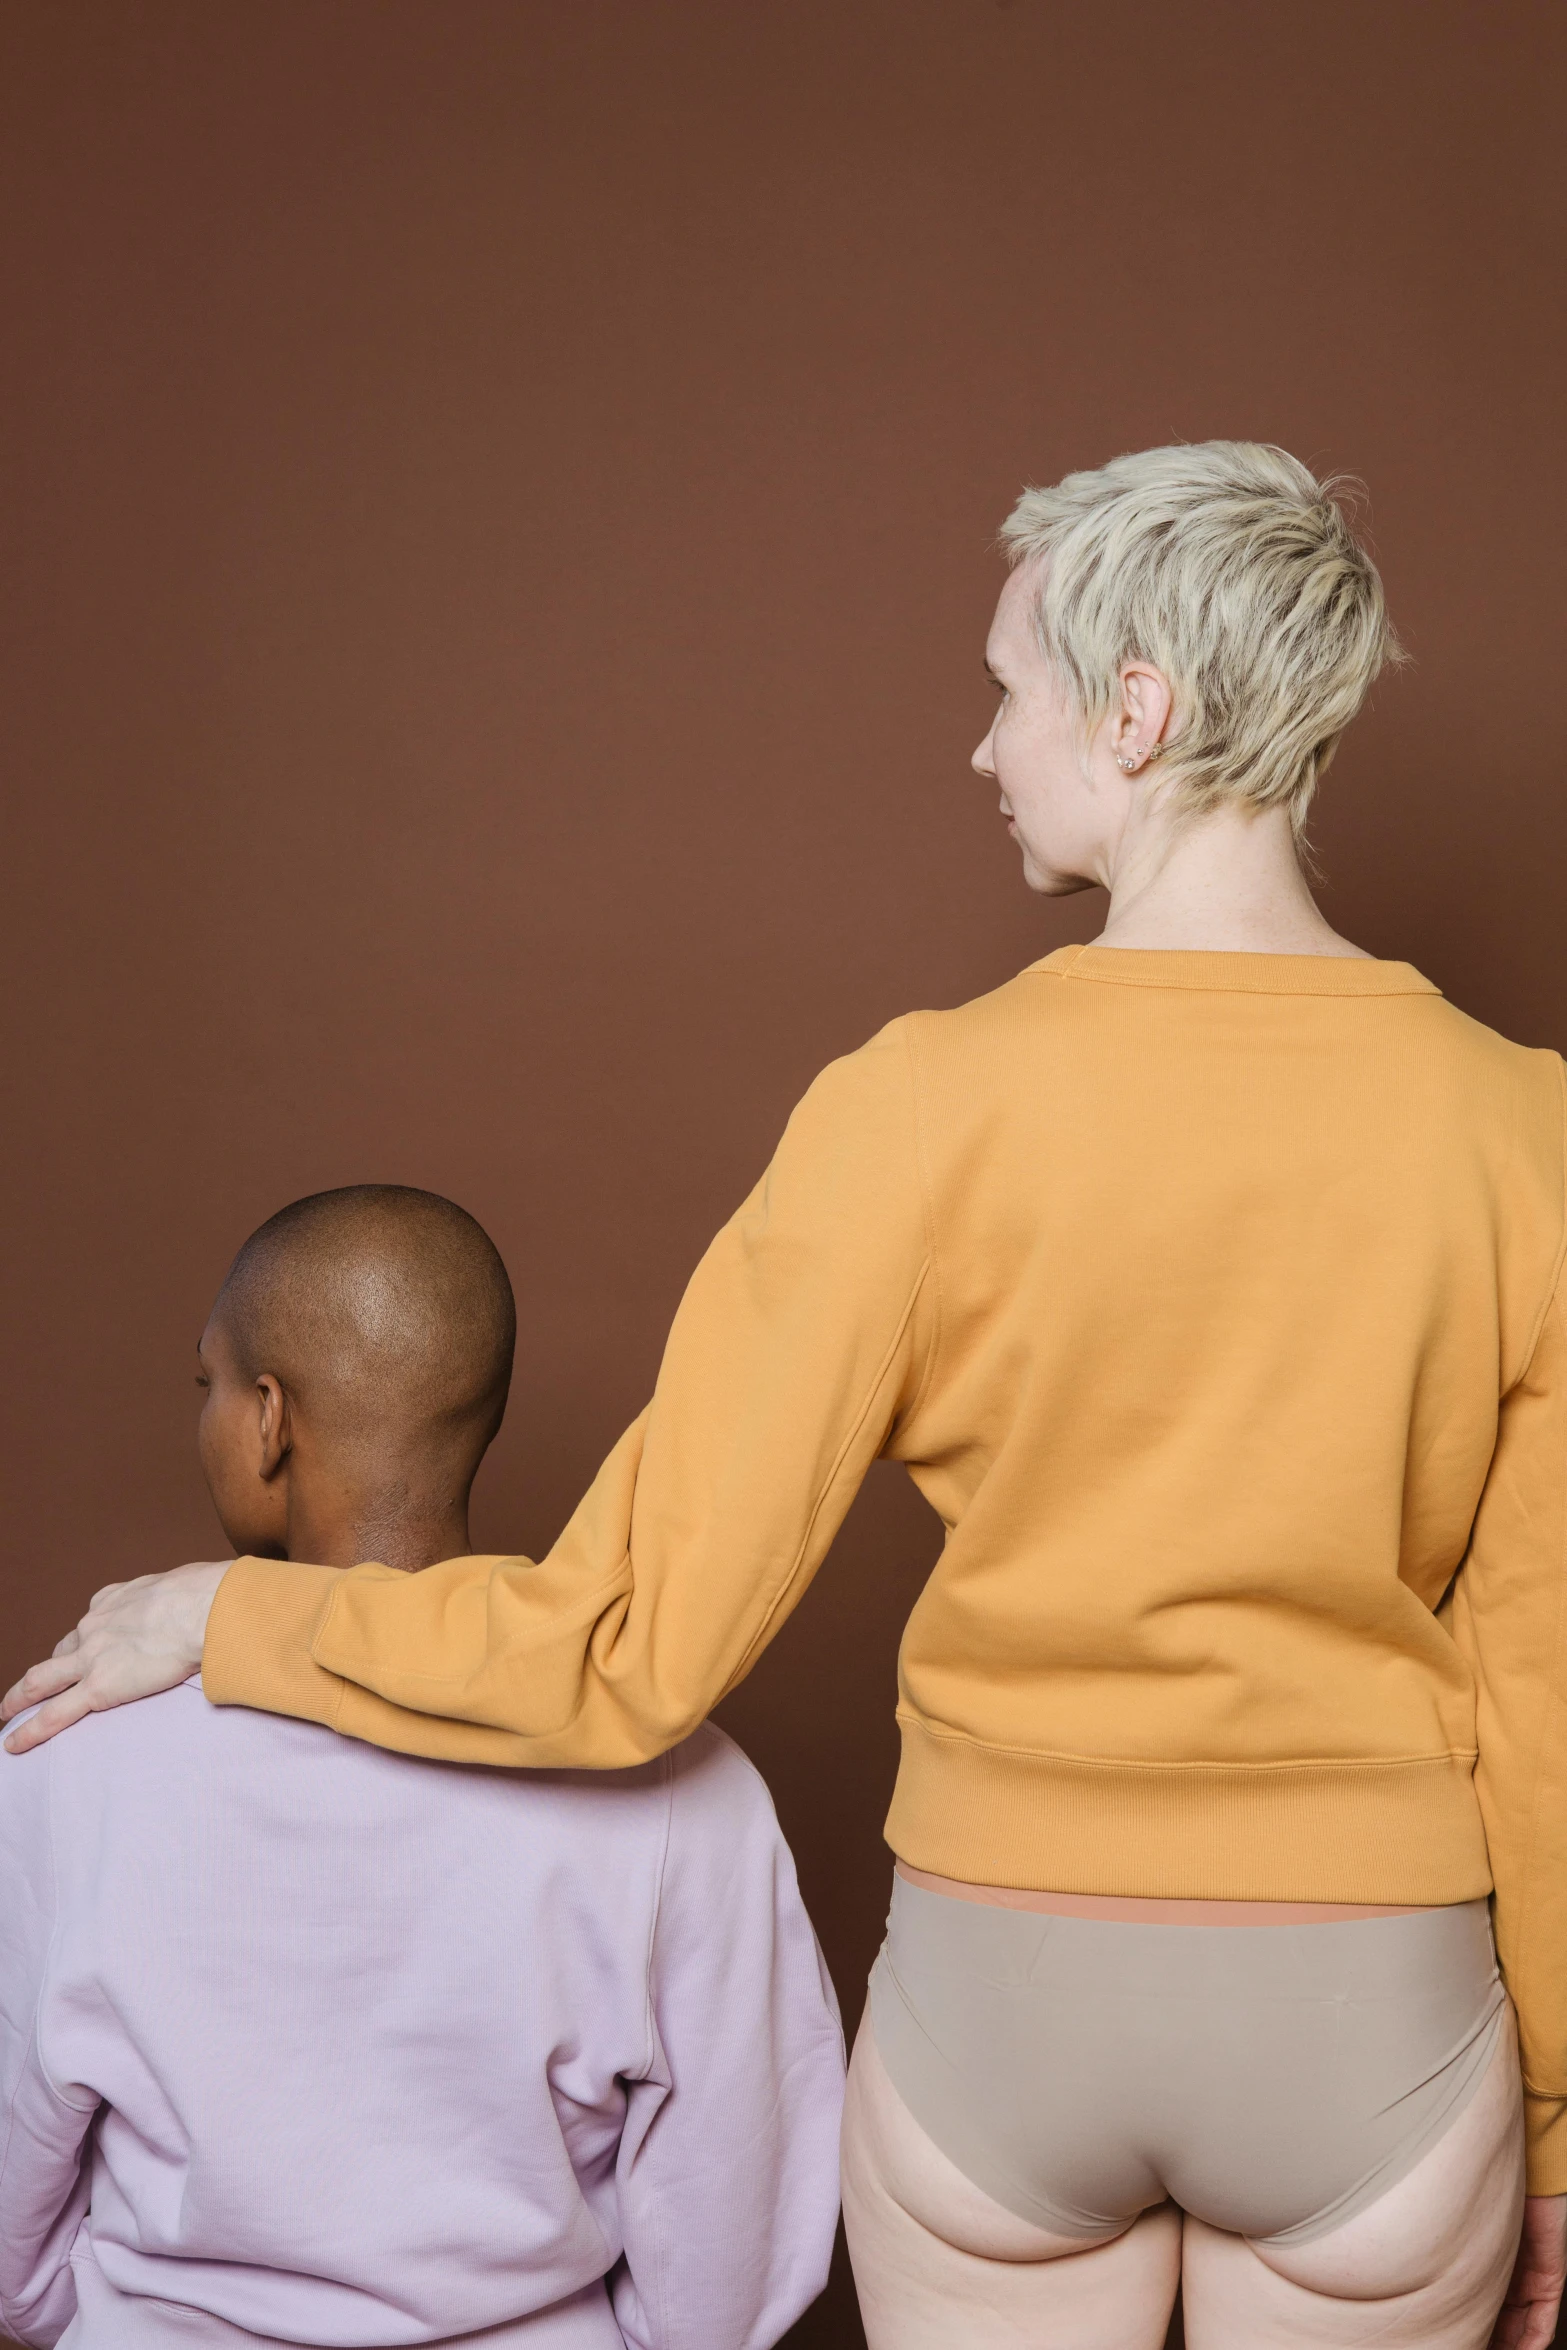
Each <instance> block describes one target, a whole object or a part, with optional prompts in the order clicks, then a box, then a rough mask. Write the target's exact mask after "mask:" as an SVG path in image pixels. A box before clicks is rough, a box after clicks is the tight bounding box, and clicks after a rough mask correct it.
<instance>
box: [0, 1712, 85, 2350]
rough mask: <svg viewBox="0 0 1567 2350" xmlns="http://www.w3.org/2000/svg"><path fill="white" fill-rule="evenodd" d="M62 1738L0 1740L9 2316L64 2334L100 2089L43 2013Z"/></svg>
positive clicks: (0, 2288)
mask: <svg viewBox="0 0 1567 2350" xmlns="http://www.w3.org/2000/svg"><path fill="white" fill-rule="evenodd" d="M54 1759H55V1758H54V1749H53V1747H52V1746H44V1747H38V1748H36V1749H35V1750H34V1751H33V1753H31V1754H25V1755H9V1754H6V1753H5V1752H4V1750H3V1749H0V1885H3V1886H4V1889H5V1890H4V1896H3V1898H0V2324H3V2325H4V2326H5V2328H6V2329H7V2331H8V2332H10V2333H11V2334H12V2335H14V2336H15V2338H16V2339H17V2340H18V2341H19V2342H25V2343H32V2344H40V2345H48V2344H51V2343H54V2342H57V2341H58V2340H59V2338H60V2336H61V2335H62V2334H63V2333H64V2331H65V2329H66V2327H67V2326H68V2325H69V2324H70V2322H71V2319H72V2318H73V2317H74V2315H75V2314H76V2287H75V2283H74V2281H73V2279H72V2275H71V2267H70V2257H71V2250H72V2247H73V2245H74V2244H75V2241H76V2235H77V2231H78V2229H79V2228H80V2226H81V2224H82V2221H83V2219H84V2218H85V2216H86V2212H87V2202H88V2194H89V2190H90V2177H89V2165H88V2162H87V2159H86V2156H87V2148H88V2133H89V2132H90V2130H91V2128H92V2122H93V2116H94V2114H95V2113H96V2112H97V2109H98V2100H97V2099H96V2097H93V2096H90V2095H88V2094H87V2093H86V2092H84V2091H80V2090H78V2091H77V2092H76V2094H75V2095H74V2097H73V2095H72V2094H71V2092H70V2090H69V2088H68V2087H67V2088H61V2087H59V2086H57V2085H56V2083H55V2082H54V2081H53V2080H51V2078H50V2076H49V2073H48V2070H47V2068H46V2065H45V2063H44V2058H43V2052H42V2049H41V2047H40V2023H41V2017H42V2013H43V2008H44V2002H45V1996H46V1992H47V1987H48V1966H49V1954H50V1949H51V1946H52V1943H53V1937H54V1924H55V1883H54V1858H53V1851H52V1837H51V1819H50V1811H51V1805H50V1792H51V1785H52V1778H53V1765H54Z"/></svg>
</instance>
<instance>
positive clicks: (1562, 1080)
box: [1505, 1053, 1567, 1395]
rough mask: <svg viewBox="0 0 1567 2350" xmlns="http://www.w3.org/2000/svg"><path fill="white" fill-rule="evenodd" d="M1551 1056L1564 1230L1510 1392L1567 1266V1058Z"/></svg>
mask: <svg viewBox="0 0 1567 2350" xmlns="http://www.w3.org/2000/svg"><path fill="white" fill-rule="evenodd" d="M1552 1057H1553V1058H1554V1060H1555V1062H1556V1085H1557V1092H1558V1094H1559V1096H1560V1100H1561V1114H1562V1165H1561V1230H1560V1232H1559V1234H1558V1235H1557V1241H1556V1254H1555V1256H1554V1257H1553V1258H1552V1260H1551V1270H1550V1273H1549V1275H1548V1276H1547V1279H1546V1283H1545V1294H1544V1296H1543V1297H1542V1298H1541V1300H1540V1303H1539V1306H1538V1308H1537V1309H1536V1311H1535V1317H1534V1323H1533V1326H1532V1327H1531V1329H1530V1332H1529V1340H1528V1344H1527V1345H1526V1346H1525V1348H1524V1354H1523V1361H1522V1363H1521V1364H1520V1365H1519V1368H1518V1374H1517V1377H1516V1378H1514V1379H1510V1380H1509V1381H1508V1383H1507V1388H1506V1390H1505V1392H1506V1393H1507V1394H1509V1395H1510V1394H1511V1393H1512V1392H1513V1390H1514V1388H1517V1387H1521V1386H1522V1385H1523V1382H1524V1381H1525V1380H1526V1379H1527V1378H1528V1376H1529V1373H1530V1371H1531V1370H1532V1369H1533V1368H1534V1359H1535V1357H1536V1355H1537V1354H1538V1353H1539V1351H1540V1341H1541V1339H1542V1338H1543V1337H1544V1335H1545V1325H1546V1323H1547V1322H1548V1321H1549V1320H1550V1318H1551V1308H1552V1306H1553V1305H1554V1304H1555V1303H1556V1298H1557V1293H1558V1292H1559V1290H1560V1288H1561V1283H1562V1272H1563V1269H1564V1267H1567V1061H1564V1060H1563V1059H1562V1056H1561V1055H1560V1053H1557V1054H1554V1055H1553V1056H1552Z"/></svg>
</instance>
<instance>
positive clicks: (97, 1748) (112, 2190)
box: [0, 1185, 843, 2350]
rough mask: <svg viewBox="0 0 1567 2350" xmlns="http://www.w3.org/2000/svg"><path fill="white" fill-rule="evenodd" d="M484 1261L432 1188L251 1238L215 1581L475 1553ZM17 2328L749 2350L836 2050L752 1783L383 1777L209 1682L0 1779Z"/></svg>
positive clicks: (502, 1338) (0, 1994)
mask: <svg viewBox="0 0 1567 2350" xmlns="http://www.w3.org/2000/svg"><path fill="white" fill-rule="evenodd" d="M515 1327H516V1324H515V1312H514V1308H513V1303H512V1293H511V1285H510V1283H509V1281H508V1280H507V1277H506V1269H505V1267H504V1265H503V1264H502V1262H501V1259H500V1257H499V1255H498V1254H497V1252H496V1250H495V1248H494V1246H493V1244H492V1243H491V1242H490V1240H489V1239H488V1238H487V1236H486V1235H485V1233H484V1232H483V1231H482V1230H481V1229H480V1227H479V1225H478V1224H476V1223H475V1222H474V1220H473V1218H472V1217H471V1216H468V1215H466V1214H465V1213H464V1211H463V1210H462V1209H461V1208H458V1207H455V1206H454V1205H453V1204H452V1203H451V1202H450V1201H449V1200H445V1199H441V1198H438V1197H437V1196H436V1195H434V1194H433V1193H430V1192H423V1191H412V1190H407V1189H404V1188H402V1187H400V1186H394V1185H356V1186H353V1187H352V1188H350V1189H346V1190H341V1191H329V1192H322V1193H318V1194H317V1195H315V1196H314V1197H313V1198H310V1199H303V1200H297V1201H296V1202H295V1203H294V1204H293V1206H291V1207H287V1208H284V1209H283V1210H282V1211H281V1212H280V1213H279V1214H278V1215H276V1216H274V1217H273V1218H272V1219H271V1221H270V1222H269V1223H266V1224H263V1225H262V1227H261V1229H260V1230H259V1231H258V1232H256V1233H255V1234H253V1235H252V1237H251V1238H250V1239H249V1240H248V1241H247V1242H246V1243H245V1246H244V1248H243V1249H241V1251H240V1253H239V1256H238V1257H237V1258H236V1260H235V1262H234V1265H233V1267H232V1269H231V1271H230V1273H229V1275H228V1278H227V1280H226V1281H225V1283H224V1285H223V1289H222V1291H221V1293H220V1295H219V1298H218V1301H217V1304H216V1306H215V1307H214V1309H213V1313H212V1317H211V1320H210V1321H209V1322H208V1324H207V1327H206V1330H205V1331H204V1332H203V1334H202V1338H201V1344H200V1348H199V1357H200V1383H201V1386H202V1389H203V1403H202V1410H201V1422H200V1436H199V1441H200V1451H201V1461H202V1467H203V1469H204V1471H205V1473H206V1477H207V1482H208V1485H209V1487H210V1489H211V1492H212V1497H213V1500H214V1503H215V1504H216V1507H217V1512H218V1516H219V1518H220V1519H221V1521H222V1524H223V1530H224V1533H225V1534H226V1536H227V1537H228V1538H229V1540H230V1541H231V1542H232V1543H233V1545H234V1547H235V1549H236V1550H239V1551H243V1552H246V1553H248V1554H250V1555H252V1556H259V1557H262V1558H268V1559H274V1560H276V1561H277V1562H278V1567H277V1572H278V1575H279V1576H280V1577H286V1576H287V1574H288V1571H289V1570H288V1565H287V1561H288V1560H289V1559H290V1558H291V1557H294V1556H300V1557H303V1558H306V1559H310V1560H314V1561H322V1560H326V1561H329V1562H331V1563H334V1564H337V1565H341V1566H350V1565H353V1564H355V1563H356V1562H358V1561H360V1560H364V1559H367V1558H374V1559H378V1560H381V1561H383V1562H385V1563H386V1565H387V1566H388V1568H389V1569H391V1570H402V1571H404V1572H407V1573H417V1572H418V1571H419V1569H420V1568H422V1567H426V1566H430V1565H432V1564H433V1563H434V1562H435V1561H436V1560H438V1559H442V1558H448V1557H451V1556H453V1555H456V1554H459V1553H463V1552H466V1551H468V1550H469V1548H470V1543H469V1536H468V1495H469V1490H470V1488H471V1486H472V1483H473V1478H474V1473H475V1471H476V1470H477V1468H478V1465H479V1462H480V1460H481V1459H482V1457H483V1455H484V1452H485V1449H486V1447H487V1446H488V1444H489V1442H490V1440H491V1438H492V1437H493V1436H494V1434H495V1431H496V1429H497V1428H498V1427H499V1425H500V1421H501V1415H502V1413H503V1411H504V1409H505V1405H506V1394H507V1388H508V1384H509V1381H510V1375H511V1360H512V1348H513V1342H514V1337H515ZM0 1869H3V1870H4V1883H5V1888H6V1890H5V1897H4V1901H3V1905H0V2100H3V2103H0V2147H5V2146H6V2145H7V2142H8V2144H9V2151H8V2153H7V2154H6V2156H5V2159H4V2163H3V2167H0V2324H3V2325H4V2327H5V2328H6V2329H8V2330H9V2332H10V2333H11V2334H12V2335H13V2336H14V2337H15V2338H16V2339H17V2340H18V2341H20V2342H23V2343H37V2344H44V2343H55V2342H59V2341H62V2340H65V2341H68V2343H69V2344H70V2345H71V2350H111V2346H112V2350H154V2346H157V2350H164V2346H165V2345H167V2346H170V2350H172V2346H174V2345H180V2346H189V2345H209V2344H210V2345H220V2344H221V2345H230V2346H234V2350H238V2346H239V2345H248V2346H250V2350H255V2346H256V2345H258V2344H262V2345H265V2344H274V2343H285V2342H286V2343H291V2344H295V2345H298V2344H307V2345H314V2346H315V2350H335V2346H337V2345H342V2346H343V2350H348V2346H349V2345H354V2346H355V2350H375V2346H386V2350H390V2345H392V2344H404V2343H425V2344H435V2343H442V2344H451V2345H455V2344H456V2343H458V2342H459V2341H460V2342H461V2343H462V2344H463V2345H465V2350H502V2346H504V2350H513V2346H515V2350H621V2346H622V2345H624V2344H630V2345H632V2350H753V2346H754V2350H764V2346H765V2345H769V2344H772V2343H774V2342H776V2341H777V2340H778V2338H779V2337H780V2335H782V2334H783V2333H784V2332H785V2331H786V2330H787V2328H788V2327H789V2326H790V2324H791V2323H792V2322H793V2321H794V2319H795V2318H796V2317H797V2316H798V2315H799V2314H800V2312H801V2310H802V2309H804V2308H805V2307H806V2305H807V2304H808V2303H809V2302H810V2301H811V2300H812V2299H813V2298H814V2296H815V2295H816V2294H817V2293H818V2292H819V2291H820V2290H821V2287H822V2284H823V2283H824V2281H825V2278H826V2272H827V2261H828V2255H829V2251H830V2247H831V2243H832V2235H833V2226H834V2221H835V2218H836V2214H837V2139H838V2116H839V2107H840V2103H841V2096H842V2080H843V2049H842V2041H841V2037H840V2034H839V2028H838V2019H837V2012H836V2008H835V2006H834V2002H833V1997H832V1991H831V1987H830V1985H829V1983H828V1980H827V1977H826V1973H825V1970H824V1968H823V1967H822V1964H821V1959H820V1955H819V1952H818V1950H817V1946H816V1940H815V1937H814V1935H813V1933H812V1931H811V1926H810V1923H809V1920H808V1919H807V1917H806V1915H805V1911H804V1909H803V1907H802V1905H801V1901H800V1896H799V1892H798V1889H797V1887H796V1884H795V1876H794V1869H793V1865H792V1863H791V1861H790V1857H789V1853H788V1850H787V1848H786V1847H785V1845H784V1842H783V1839H782V1837H781V1836H780V1834H779V1830H778V1826H777V1822H776V1820H775V1819H774V1816H773V1811H772V1806H771V1804H770V1803H769V1801H768V1797H767V1793H766V1790H765V1789H764V1787H763V1786H762V1783H761V1781H760V1780H759V1779H758V1777H757V1776H756V1774H755V1772H754V1771H753V1770H752V1769H751V1767H750V1765H749V1764H748V1763H747V1762H746V1761H745V1760H744V1758H743V1757H742V1756H741V1754H740V1753H739V1751H738V1750H737V1749H736V1748H735V1747H734V1746H733V1745H732V1744H730V1742H729V1741H728V1740H727V1739H725V1738H724V1737H723V1736H722V1734H721V1733H720V1732H718V1731H716V1730H714V1729H712V1728H706V1729H703V1730H700V1731H698V1732H697V1733H696V1735H695V1736H694V1737H692V1738H690V1739H688V1740H687V1741H686V1742H685V1744H684V1745H682V1746H679V1747H677V1748H676V1749H675V1750H674V1751H673V1752H672V1753H671V1754H669V1755H666V1756H665V1757H663V1758H662V1759H661V1760H660V1761H658V1762H654V1763H649V1764H647V1765H645V1766H643V1767H642V1768H640V1769H637V1770H631V1771H623V1772H622V1771H617V1772H588V1771H549V1772H544V1771H540V1772H527V1773H524V1772H518V1773H511V1772H502V1771H487V1770H482V1769H477V1768H475V1769H468V1768H462V1767H459V1766H455V1765H451V1764H442V1763H426V1762H420V1761H417V1760H411V1759H408V1758H406V1757H403V1756H400V1755H394V1754H389V1753H383V1752H381V1751H380V1750H379V1749H377V1748H375V1747H373V1746H369V1745H365V1744H362V1743H360V1742H358V1741H356V1740H348V1739H339V1738H336V1737H334V1736H333V1735H332V1734H331V1733H330V1732H329V1731H327V1730H323V1729H321V1728H318V1727H315V1726H312V1725H309V1724H305V1723H300V1722H293V1721H286V1720H283V1719H281V1718H278V1717H275V1716H273V1715H269V1714H260V1713H251V1712H247V1711H245V1710H243V1709H240V1708H237V1707H228V1708H222V1709H219V1708H215V1707H211V1706H209V1705H208V1704H207V1703H206V1701H205V1699H204V1698H203V1696H202V1694H201V1690H200V1687H199V1684H198V1683H196V1682H194V1681H192V1682H187V1683H186V1684H185V1685H184V1686H183V1687H181V1688H176V1689H172V1690H169V1691H168V1692H166V1693H165V1694H164V1695H163V1696H161V1697H158V1698H155V1699H153V1700H152V1701H150V1702H149V1703H147V1704H145V1705H135V1706H126V1707H124V1708H122V1709H120V1710H118V1711H116V1712H112V1713H104V1714H99V1715H95V1716H94V1717H93V1718H92V1720H91V1721H89V1722H87V1723H86V1724H84V1725H83V1728H82V1732H81V1734H80V1735H79V1736H77V1737H75V1738H68V1739H60V1740H57V1741H53V1742H51V1743H50V1744H48V1745H46V1746H42V1747H39V1748H36V1749H34V1750H33V1751H32V1752H31V1753H27V1754H23V1755H10V1754H5V1753H0Z"/></svg>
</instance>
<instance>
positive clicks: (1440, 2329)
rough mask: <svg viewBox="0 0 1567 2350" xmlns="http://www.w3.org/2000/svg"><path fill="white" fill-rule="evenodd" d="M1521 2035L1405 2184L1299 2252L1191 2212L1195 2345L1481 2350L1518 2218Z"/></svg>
mask: <svg viewBox="0 0 1567 2350" xmlns="http://www.w3.org/2000/svg"><path fill="white" fill-rule="evenodd" d="M1523 2192H1524V2148H1523V2101H1522V2090H1521V2087H1520V2083H1519V2076H1518V2053H1517V2045H1516V2037H1515V2035H1514V2034H1513V2032H1511V2031H1506V2032H1504V2033H1502V2035H1501V2037H1500V2040H1499V2042H1498V2045H1497V2051H1496V2055H1495V2057H1494V2058H1493V2060H1492V2063H1491V2067H1490V2070H1489V2072H1488V2073H1487V2075H1486V2078H1485V2080H1484V2081H1483V2082H1482V2083H1481V2085H1480V2087H1479V2088H1478V2089H1477V2090H1476V2092H1475V2094H1474V2096H1473V2097H1472V2098H1471V2099H1470V2101H1469V2103H1468V2105H1467V2106H1466V2107H1465V2108H1464V2110H1463V2112H1462V2113H1461V2114H1460V2115H1459V2117H1458V2119H1457V2121H1456V2122H1454V2124H1453V2126H1452V2128H1451V2129H1449V2130H1448V2131H1446V2132H1445V2133H1444V2135H1443V2136H1442V2137H1440V2138H1439V2139H1438V2140H1437V2142H1436V2144H1435V2145H1434V2146H1433V2147H1432V2148H1431V2149H1430V2151H1429V2152H1428V2153H1427V2154H1425V2155H1424V2156H1423V2157H1422V2158H1421V2160H1420V2161H1419V2162H1418V2163H1417V2164H1416V2165H1415V2168H1414V2169H1413V2170H1412V2171H1410V2172H1409V2173H1408V2174H1407V2176H1406V2177H1404V2178H1402V2179H1400V2180H1399V2182H1398V2184H1397V2186H1395V2187H1391V2188H1389V2190H1388V2192H1387V2193H1386V2194H1385V2195H1383V2196H1380V2197H1379V2198H1378V2200H1377V2201H1376V2202H1375V2203H1372V2204H1369V2205H1368V2206H1367V2208H1366V2209H1365V2210H1364V2211H1361V2212H1357V2214H1356V2215H1355V2217H1354V2218H1353V2219H1351V2220H1346V2221H1345V2223H1344V2225H1343V2226H1342V2227H1341V2228H1335V2229H1334V2230H1333V2231H1332V2233H1331V2234H1329V2235H1326V2236H1319V2237H1317V2238H1316V2240H1315V2241H1314V2242H1313V2243H1310V2244H1302V2245H1300V2246H1299V2247H1297V2248H1294V2249H1285V2248H1283V2247H1270V2246H1267V2245H1259V2244H1252V2243H1249V2242H1247V2240H1246V2239H1245V2238H1244V2237H1242V2236H1231V2235H1226V2234H1225V2233H1224V2232H1223V2231H1222V2230H1220V2229H1218V2228H1210V2227H1205V2226H1204V2225H1203V2223H1202V2222H1201V2221H1200V2220H1194V2219H1190V2218H1188V2219H1187V2221H1186V2224H1185V2241H1184V2247H1183V2258H1182V2285H1183V2293H1184V2301H1185V2318H1186V2339H1187V2343H1188V2345H1189V2350H1318V2346H1319V2345H1320V2346H1322V2350H1363V2345H1365V2344H1367V2343H1373V2342H1374V2343H1375V2344H1376V2345H1377V2350H1483V2345H1484V2344H1485V2343H1486V2342H1487V2341H1488V2340H1489V2338H1490V2334H1491V2328H1492V2325H1493V2324H1494V2322H1495V2319H1496V2314H1497V2311H1498V2310H1499V2308H1500V2307H1501V2303H1502V2296H1503V2294H1504V2293H1505V2292H1506V2290H1507V2280H1508V2276H1509V2273H1510V2271H1511V2269H1512V2264H1513V2255H1514V2253H1515V2251H1516V2250H1517V2246H1518V2230H1519V2224H1520V2221H1521V2219H1522V2216H1523Z"/></svg>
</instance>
